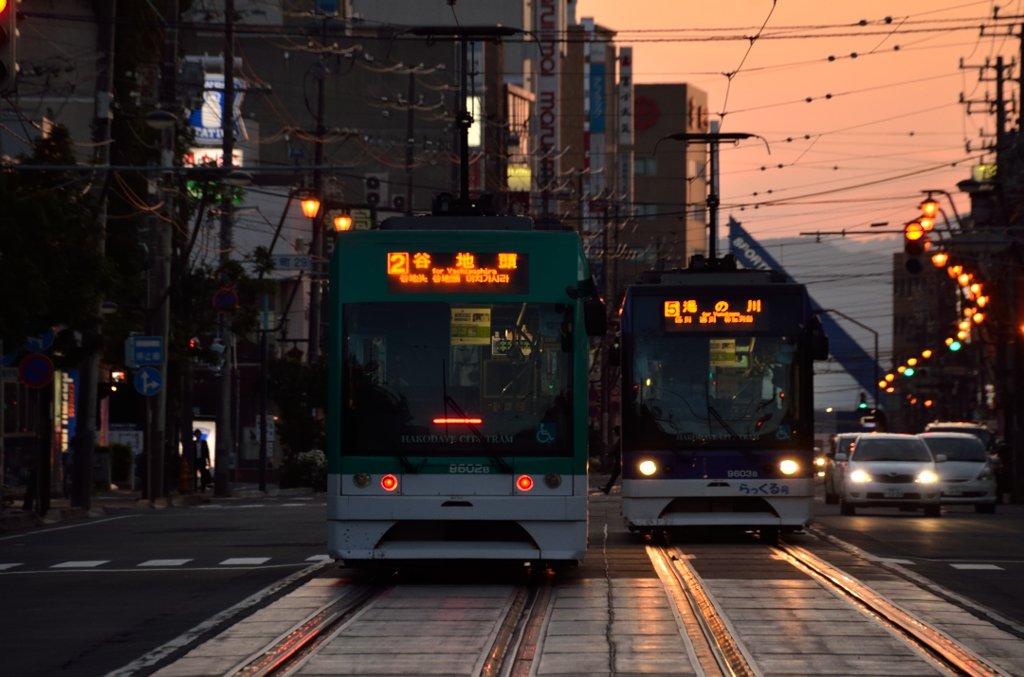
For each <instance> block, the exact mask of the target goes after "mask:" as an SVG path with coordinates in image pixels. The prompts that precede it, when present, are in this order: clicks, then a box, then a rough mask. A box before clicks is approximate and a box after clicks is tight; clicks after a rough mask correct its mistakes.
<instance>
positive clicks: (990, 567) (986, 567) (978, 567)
mask: <svg viewBox="0 0 1024 677" xmlns="http://www.w3.org/2000/svg"><path fill="white" fill-rule="evenodd" d="M949 566H951V567H953V568H954V569H968V570H972V571H1006V570H1005V569H1003V567H997V566H996V565H995V564H950V565H949Z"/></svg>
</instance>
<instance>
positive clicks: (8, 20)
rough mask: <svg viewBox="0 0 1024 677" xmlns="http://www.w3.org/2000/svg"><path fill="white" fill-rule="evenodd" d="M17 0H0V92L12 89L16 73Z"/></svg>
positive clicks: (3, 92)
mask: <svg viewBox="0 0 1024 677" xmlns="http://www.w3.org/2000/svg"><path fill="white" fill-rule="evenodd" d="M17 5H18V0H0V94H5V93H7V92H9V91H11V90H13V89H14V80H15V78H16V77H17V75H18V62H17V49H16V47H17V43H18V39H17V38H18V25H17V21H16V16H15V15H16V14H17V11H16V10H17Z"/></svg>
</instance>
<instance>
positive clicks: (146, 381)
mask: <svg viewBox="0 0 1024 677" xmlns="http://www.w3.org/2000/svg"><path fill="white" fill-rule="evenodd" d="M163 385H164V383H163V379H161V378H160V372H159V371H157V370H156V369H154V368H153V367H143V368H142V369H139V372H138V373H137V374H135V389H136V390H138V391H139V392H140V393H142V394H143V395H146V396H149V395H156V394H157V393H158V392H160V388H162V387H163Z"/></svg>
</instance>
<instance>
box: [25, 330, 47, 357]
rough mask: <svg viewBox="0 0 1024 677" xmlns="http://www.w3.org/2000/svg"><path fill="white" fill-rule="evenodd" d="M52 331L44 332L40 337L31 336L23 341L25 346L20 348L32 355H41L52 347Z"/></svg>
mask: <svg viewBox="0 0 1024 677" xmlns="http://www.w3.org/2000/svg"><path fill="white" fill-rule="evenodd" d="M53 338H54V334H53V330H52V329H51V330H50V331H48V332H46V333H45V334H43V335H42V336H33V337H31V338H29V339H28V340H27V341H25V345H23V346H22V348H24V349H25V350H28V351H31V352H33V353H41V352H43V351H44V350H49V349H50V346H52V345H53Z"/></svg>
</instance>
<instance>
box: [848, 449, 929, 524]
mask: <svg viewBox="0 0 1024 677" xmlns="http://www.w3.org/2000/svg"><path fill="white" fill-rule="evenodd" d="M944 461H945V457H944V456H941V455H940V456H937V457H933V456H932V453H931V452H930V451H929V450H928V446H927V445H926V444H925V443H924V440H922V439H921V438H920V437H917V436H915V435H891V434H878V433H872V434H870V435H861V436H860V437H858V438H857V441H856V442H855V443H854V445H853V451H851V452H850V453H849V454H845V453H842V452H837V453H836V464H837V466H838V467H839V469H840V472H839V480H840V492H839V511H840V512H841V513H842V514H844V515H853V514H855V513H856V510H857V508H858V507H862V508H868V507H878V508H904V509H906V508H910V509H918V508H923V509H924V514H925V515H926V516H928V517H938V516H939V515H940V514H941V513H940V508H941V505H940V498H941V495H942V484H941V483H940V481H939V473H938V470H937V469H936V463H942V462H944Z"/></svg>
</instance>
